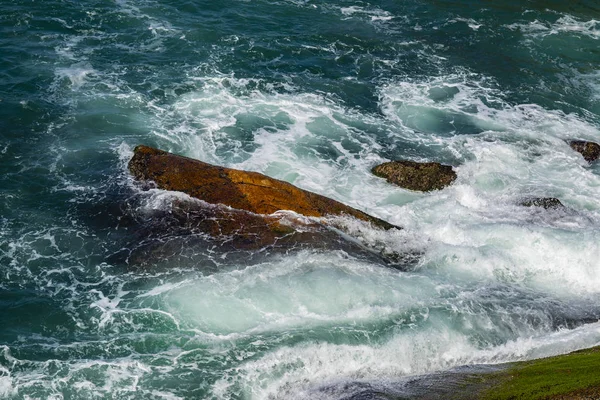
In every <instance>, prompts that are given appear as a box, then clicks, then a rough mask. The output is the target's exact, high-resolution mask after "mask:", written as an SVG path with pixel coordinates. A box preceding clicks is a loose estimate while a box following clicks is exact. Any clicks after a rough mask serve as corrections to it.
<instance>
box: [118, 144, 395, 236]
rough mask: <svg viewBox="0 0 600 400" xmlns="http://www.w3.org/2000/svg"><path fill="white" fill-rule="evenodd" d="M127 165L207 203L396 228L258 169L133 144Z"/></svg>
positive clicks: (138, 173)
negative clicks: (344, 217)
mask: <svg viewBox="0 0 600 400" xmlns="http://www.w3.org/2000/svg"><path fill="white" fill-rule="evenodd" d="M129 170H130V171H131V173H132V174H133V176H134V177H135V178H136V179H138V180H141V181H153V182H154V183H155V184H156V185H157V187H158V188H160V189H166V190H174V191H179V192H183V193H186V194H188V195H189V196H191V197H195V198H197V199H200V200H203V201H205V202H207V203H211V204H224V205H226V206H229V207H232V208H235V209H239V210H245V211H249V212H250V213H253V214H263V215H270V214H273V213H274V212H276V211H279V210H291V211H294V212H296V213H298V214H302V215H306V216H309V217H325V216H328V215H348V216H352V217H354V218H357V219H360V220H363V221H368V222H370V223H372V224H373V225H375V226H377V227H380V228H383V229H391V228H397V227H395V226H394V225H392V224H390V223H388V222H386V221H383V220H381V219H379V218H375V217H372V216H370V215H368V214H366V213H364V212H362V211H359V210H357V209H354V208H352V207H349V206H346V205H344V204H342V203H340V202H338V201H335V200H332V199H329V198H327V197H324V196H321V195H318V194H316V193H312V192H309V191H306V190H302V189H299V188H297V187H296V186H294V185H292V184H290V183H287V182H284V181H280V180H277V179H273V178H270V177H268V176H266V175H263V174H260V173H257V172H249V171H241V170H236V169H231V168H224V167H219V166H215V165H211V164H207V163H204V162H202V161H198V160H194V159H191V158H187V157H182V156H178V155H175V154H171V153H168V152H166V151H162V150H158V149H154V148H151V147H148V146H137V147H136V148H135V150H134V155H133V158H132V159H131V161H129ZM252 218H254V219H255V218H256V217H252ZM261 218H262V217H261ZM263 219H264V218H263ZM264 221H265V224H266V225H267V226H268V227H269V229H270V230H271V229H275V230H277V229H280V228H279V227H278V225H279V223H278V222H276V221H275V222H273V221H270V220H269V219H264ZM281 229H283V230H284V231H286V229H288V228H287V227H283V228H281Z"/></svg>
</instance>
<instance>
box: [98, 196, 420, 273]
mask: <svg viewBox="0 0 600 400" xmlns="http://www.w3.org/2000/svg"><path fill="white" fill-rule="evenodd" d="M149 195H150V197H151V196H153V194H149ZM144 197H147V196H146V195H140V196H139V197H138V200H135V199H133V200H132V201H133V202H134V203H137V201H139V200H140V199H141V198H144ZM168 198H170V199H171V200H170V201H169V202H165V203H164V206H160V207H158V208H154V207H153V208H151V209H144V206H141V207H140V206H139V205H138V206H134V207H132V208H131V211H132V212H133V214H132V217H133V220H134V223H135V227H134V228H133V235H132V236H133V237H132V239H131V240H130V241H129V242H128V243H124V244H123V247H122V249H120V250H119V251H118V252H116V253H114V254H112V255H111V256H110V257H109V261H110V262H111V263H115V264H120V263H124V264H126V265H128V266H129V267H131V268H148V267H151V268H153V269H156V268H161V266H163V267H165V268H171V267H172V266H173V265H177V266H178V267H180V268H194V269H200V270H203V271H205V272H208V273H210V272H214V271H217V270H219V268H221V267H223V266H225V265H229V266H232V265H251V264H255V263H259V262H261V261H264V260H265V259H266V258H267V257H269V256H270V255H272V254H286V253H289V252H295V251H301V250H309V249H310V250H314V249H317V250H325V251H342V252H343V253H344V254H351V255H352V257H358V258H360V259H364V260H368V261H369V262H371V263H374V264H381V265H387V266H392V267H396V268H400V269H406V268H409V267H410V266H411V265H412V263H414V262H415V261H416V260H415V259H414V257H413V258H410V257H411V256H413V254H407V255H405V256H404V255H398V254H395V253H389V252H386V251H384V250H385V249H381V248H378V247H377V246H370V245H367V244H366V243H364V241H361V240H360V239H357V240H348V238H347V237H346V236H345V235H343V234H340V231H339V230H338V229H336V228H335V227H336V226H339V224H337V225H336V223H335V221H331V225H324V224H321V223H318V222H315V221H314V220H311V219H310V218H306V217H303V216H301V215H298V214H296V213H290V212H281V213H276V214H275V215H260V214H254V213H251V212H249V211H244V210H237V209H233V208H230V207H227V206H224V205H214V204H208V203H205V202H202V201H198V200H195V199H192V198H189V197H187V198H184V197H183V196H177V195H175V194H173V195H172V196H168ZM337 218H338V217H334V218H333V219H334V220H335V219H337ZM340 220H343V221H345V220H347V219H346V218H341V219H340ZM355 224H357V225H359V226H361V225H363V224H364V228H365V229H366V230H369V229H370V228H369V226H370V225H369V224H368V223H363V222H359V223H356V222H355ZM332 226H333V227H332ZM353 233H354V234H356V232H353ZM381 233H382V234H383V233H384V232H381ZM385 234H387V232H385ZM357 236H360V235H359V234H358V235H357Z"/></svg>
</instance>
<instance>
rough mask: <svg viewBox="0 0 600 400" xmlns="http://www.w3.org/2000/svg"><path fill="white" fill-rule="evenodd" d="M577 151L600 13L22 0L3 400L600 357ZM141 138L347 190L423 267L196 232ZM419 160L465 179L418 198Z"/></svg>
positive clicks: (599, 73) (385, 242)
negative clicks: (557, 204) (148, 164)
mask: <svg viewBox="0 0 600 400" xmlns="http://www.w3.org/2000/svg"><path fill="white" fill-rule="evenodd" d="M571 139H586V140H595V141H597V142H600V3H598V1H596V0H594V1H592V0H587V1H569V2H564V1H533V0H530V1H517V0H504V1H486V2H476V1H473V0H469V1H467V0H464V1H449V0H444V1H442V0H438V1H435V0H420V1H413V0H406V1H380V2H371V3H369V2H365V1H357V0H349V1H335V2H321V1H302V0H281V1H270V2H267V1H230V2H203V1H191V0H189V1H183V0H171V1H160V0H131V1H126V0H117V1H81V2H76V1H66V0H65V1H58V0H46V1H33V0H30V1H16V0H14V1H13V0H2V1H1V2H0V172H1V173H0V194H1V196H0V397H2V398H9V399H13V398H14V399H26V398H27V399H91V398H103V399H104V398H114V399H124V398H128V399H129V398H131V399H137V398H139V399H179V398H181V399H189V398H199V399H200V398H201V399H204V398H207V399H209V398H210V399H267V398H268V399H279V398H281V399H290V398H308V399H317V398H322V399H340V398H351V397H352V396H353V395H356V394H357V393H356V390H358V389H357V387H359V386H360V385H358V386H357V385H355V384H356V383H357V382H358V383H365V384H370V383H373V384H377V385H380V386H381V385H383V387H385V385H393V383H394V382H396V381H397V380H399V379H401V378H403V377H406V376H412V375H417V374H423V373H429V372H434V371H443V370H446V369H449V368H452V367H455V366H459V365H470V364H477V363H499V362H504V361H513V360H520V359H528V358H535V357H541V356H546V355H552V354H558V353H564V352H568V351H570V350H574V349H578V348H583V347H589V346H593V345H597V344H599V343H600V324H599V323H598V322H597V321H598V319H599V318H600V289H599V288H600V164H599V163H596V164H591V165H588V164H587V163H586V162H585V161H584V160H583V158H582V157H581V156H580V155H579V154H577V153H575V152H574V151H572V150H571V149H570V147H569V146H568V144H567V141H569V140H571ZM137 144H147V145H151V146H156V147H159V148H162V149H164V150H168V151H173V152H175V153H178V154H183V155H186V156H189V157H194V158H198V159H201V160H203V161H206V162H211V163H215V164H220V165H225V166H229V167H234V168H241V169H249V170H255V171H259V172H262V173H265V174H267V175H269V176H272V177H275V178H278V179H283V180H287V181H289V182H291V183H294V184H295V185H297V186H299V187H302V188H304V189H308V190H311V191H314V192H317V193H320V194H323V195H327V196H329V197H332V198H335V199H337V200H339V201H342V202H344V203H346V204H349V205H351V206H353V207H356V208H359V209H362V210H364V211H366V212H369V213H371V214H372V215H375V216H377V217H379V218H383V219H386V220H388V221H390V222H392V223H394V224H396V225H399V226H402V227H403V228H404V229H403V230H402V231H392V232H387V233H386V232H380V231H377V230H372V229H368V227H361V228H359V229H358V231H359V234H360V238H361V240H362V241H363V242H364V243H366V244H367V245H368V246H371V247H373V248H376V249H378V251H379V250H381V251H383V252H389V253H400V254H418V255H419V258H418V260H417V261H416V262H413V263H410V265H409V264H407V265H404V266H400V268H398V266H397V265H396V266H391V265H389V264H388V263H387V262H386V261H385V260H384V259H379V258H376V257H368V256H365V254H363V253H361V252H357V253H353V252H352V251H351V250H348V249H347V248H339V249H324V248H318V247H315V248H311V247H310V246H305V247H302V248H301V249H297V250H294V249H283V250H281V251H273V250H272V249H271V250H269V251H266V250H264V249H263V250H264V251H263V250H260V249H258V250H256V249H254V250H247V249H238V248H235V246H233V247H231V246H228V245H226V244H223V241H222V240H219V238H212V237H207V236H206V235H203V234H199V233H198V232H195V231H193V230H189V229H187V230H186V229H184V228H181V227H178V226H175V225H174V224H173V222H172V221H171V220H170V219H169V215H170V214H169V210H170V207H171V204H172V202H173V200H174V199H176V198H177V196H178V195H177V194H174V193H169V192H164V191H160V190H150V191H142V190H141V189H140V187H139V186H138V185H136V183H135V182H133V180H132V179H131V177H130V176H129V174H128V172H127V167H126V165H127V161H128V160H129V158H130V157H131V155H132V149H133V148H134V147H135V146H136V145H137ZM392 159H410V160H416V161H438V162H444V163H447V164H451V165H453V166H455V167H456V169H457V172H458V179H457V181H456V183H455V184H454V185H453V186H451V187H449V188H446V189H444V190H442V191H438V192H433V193H429V194H420V193H414V192H409V191H406V190H403V189H400V188H397V187H392V186H391V185H389V184H387V183H386V182H385V181H383V180H381V179H379V178H376V177H374V176H373V175H372V174H371V173H370V169H371V168H372V167H373V166H374V165H376V164H377V163H381V162H384V161H387V160H392ZM527 196H544V197H557V198H559V199H560V200H561V201H562V202H563V204H565V206H566V209H564V210H543V209H537V208H535V207H534V208H525V207H521V206H519V205H518V204H519V202H520V200H521V199H522V198H524V197H527ZM169 221H171V222H169Z"/></svg>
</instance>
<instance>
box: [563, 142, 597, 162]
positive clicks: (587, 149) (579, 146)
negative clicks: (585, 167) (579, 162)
mask: <svg viewBox="0 0 600 400" xmlns="http://www.w3.org/2000/svg"><path fill="white" fill-rule="evenodd" d="M569 146H571V148H572V149H573V150H575V151H576V152H578V153H581V155H582V156H583V158H584V159H585V161H587V162H590V163H591V162H593V161H596V160H597V159H598V158H600V144H598V143H594V142H587V141H585V140H572V141H571V142H569Z"/></svg>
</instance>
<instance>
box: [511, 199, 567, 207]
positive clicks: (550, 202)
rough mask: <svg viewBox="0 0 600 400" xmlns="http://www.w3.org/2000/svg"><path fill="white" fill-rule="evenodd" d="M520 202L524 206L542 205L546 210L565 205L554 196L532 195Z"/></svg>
mask: <svg viewBox="0 0 600 400" xmlns="http://www.w3.org/2000/svg"><path fill="white" fill-rule="evenodd" d="M520 204H521V205H522V206H525V207H542V208H545V209H546V210H547V209H553V208H564V207H565V206H564V205H563V203H561V202H560V200H559V199H557V198H556V197H532V198H529V199H525V200H523V201H521V203H520Z"/></svg>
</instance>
